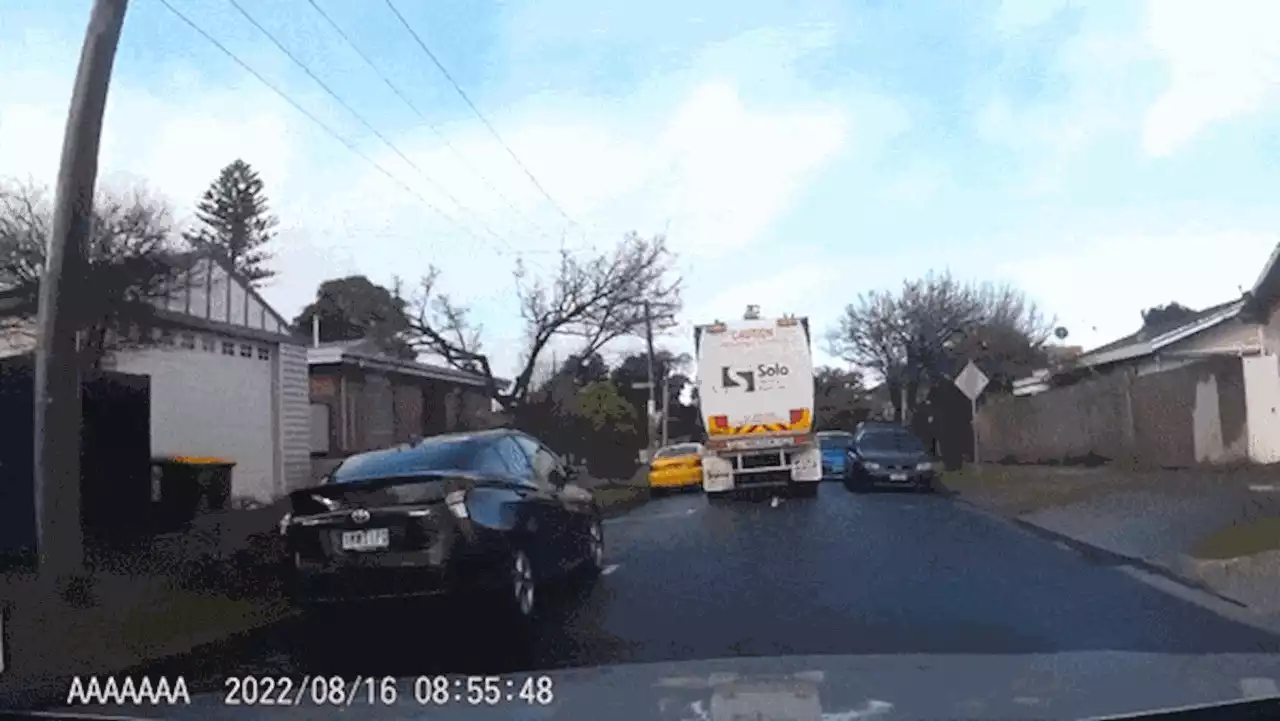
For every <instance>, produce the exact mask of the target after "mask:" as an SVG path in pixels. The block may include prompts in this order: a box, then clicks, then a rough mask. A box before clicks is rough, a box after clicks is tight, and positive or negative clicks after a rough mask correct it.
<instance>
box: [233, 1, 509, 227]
mask: <svg viewBox="0 0 1280 721" xmlns="http://www.w3.org/2000/svg"><path fill="white" fill-rule="evenodd" d="M227 2H228V3H230V4H231V6H232V7H234V8H235V9H236V10H238V11H239V12H240V14H241V15H243V16H244V18H245V19H246V20H248V21H249V22H250V23H251V24H252V25H253V26H254V27H255V28H257V29H258V31H259V32H261V33H262V34H263V35H265V36H267V39H268V40H270V41H271V43H272V44H273V45H275V46H276V48H278V49H279V50H280V52H282V53H284V54H285V56H286V57H288V58H289V59H290V60H292V61H293V63H294V64H295V65H297V66H298V67H299V68H301V69H302V72H304V73H306V74H307V76H308V77H310V78H311V79H312V80H314V81H315V82H316V84H317V85H319V86H320V88H321V89H322V90H324V91H325V92H326V93H328V94H329V96H330V97H332V98H333V99H334V100H336V101H337V102H338V104H339V105H341V106H342V107H343V108H346V110H347V112H349V113H351V115H352V116H353V117H355V119H356V120H359V121H360V124H361V125H364V127H365V128H366V129H368V131H369V132H371V133H373V134H374V135H375V136H377V138H378V139H379V140H381V141H382V142H383V143H385V144H386V146H387V147H389V148H391V150H392V152H394V153H395V154H396V155H398V156H400V159H401V160H403V161H404V162H405V163H407V164H408V165H409V167H411V168H413V169H414V170H416V171H418V174H419V175H421V176H422V177H423V178H424V179H426V181H427V182H428V183H431V185H433V186H435V188H436V189H437V190H439V191H440V193H441V194H443V195H444V196H445V197H446V198H448V199H449V200H450V201H451V202H452V203H453V204H454V205H456V206H458V209H459V210H462V211H464V212H472V211H470V209H469V208H467V207H466V206H465V205H463V204H462V203H461V202H459V200H458V199H457V198H455V197H454V196H453V194H452V193H450V192H449V191H448V190H447V189H445V187H444V186H442V185H441V184H440V183H437V182H436V181H435V179H433V178H432V177H431V176H430V175H428V174H427V173H426V171H424V170H423V169H422V168H420V167H419V166H418V164H417V163H415V162H413V160H411V159H410V158H409V156H407V155H405V154H404V152H403V151H401V150H400V148H399V147H398V146H396V144H395V143H393V142H391V140H390V139H388V138H387V136H385V135H383V134H382V132H381V131H379V130H378V129H377V128H375V127H374V126H373V124H372V123H370V122H369V121H368V120H366V119H365V117H364V116H363V115H361V114H360V112H359V111H357V110H356V109H355V108H353V107H351V105H350V104H349V103H347V101H345V100H343V99H342V97H341V96H339V95H338V94H337V93H336V92H334V91H333V89H332V88H330V87H329V86H328V84H326V83H325V82H324V81H323V80H321V79H320V77H319V76H317V75H316V74H315V73H314V72H313V71H312V70H311V68H310V67H308V66H307V64H306V63H304V62H302V61H301V60H299V59H298V57H297V56H296V55H294V54H293V53H292V52H290V51H289V49H288V48H286V47H285V46H284V44H283V43H281V42H280V41H279V40H277V39H276V36H275V35H272V34H271V32H270V31H269V30H267V29H266V28H265V27H263V26H262V24H261V23H259V22H258V21H257V20H255V19H254V18H253V16H252V15H250V14H249V12H248V11H247V10H245V9H244V8H243V7H242V6H241V5H240V3H239V2H237V1H236V0H227ZM479 223H480V227H481V228H484V230H485V232H487V233H488V234H489V235H492V236H493V237H494V238H496V239H497V240H498V241H499V242H501V243H502V244H503V245H506V246H507V247H508V248H511V250H512V251H515V248H514V247H512V246H511V244H510V243H508V242H507V241H506V240H505V239H503V238H502V237H501V236H499V235H498V234H497V233H495V232H493V229H492V228H490V227H489V225H488V224H487V223H485V222H484V221H483V220H480V221H479Z"/></svg>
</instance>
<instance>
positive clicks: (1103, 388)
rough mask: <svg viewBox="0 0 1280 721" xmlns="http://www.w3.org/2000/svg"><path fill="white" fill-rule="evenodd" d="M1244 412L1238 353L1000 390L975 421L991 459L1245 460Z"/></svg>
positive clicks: (1158, 463)
mask: <svg viewBox="0 0 1280 721" xmlns="http://www.w3.org/2000/svg"><path fill="white" fill-rule="evenodd" d="M1245 417H1246V403H1245V385H1244V373H1243V367H1242V361H1241V359H1240V358H1234V357H1219V358H1211V359H1207V360H1202V361H1197V362H1194V363H1191V364H1189V365H1184V366H1181V367H1177V368H1174V369H1172V370H1166V371H1162V372H1158V373H1151V374H1137V373H1135V372H1133V371H1132V370H1121V371H1117V372H1114V373H1110V374H1107V375H1104V376H1095V377H1094V378H1093V379H1091V380H1088V381H1084V382H1081V383H1077V384H1075V385H1072V386H1065V387H1061V388H1055V389H1053V390H1050V391H1047V392H1045V393H1041V394H1039V395H1034V396H1025V397H1009V398H1000V399H997V400H993V401H991V402H989V403H988V404H986V405H985V406H984V407H983V408H982V409H980V410H979V412H978V419H977V426H978V437H979V443H980V446H981V448H982V455H983V457H984V458H987V459H990V460H993V461H1008V462H1017V463H1046V462H1072V461H1076V460H1080V459H1084V458H1090V457H1092V458H1100V459H1107V460H1124V461H1132V462H1135V463H1137V464H1139V465H1143V466H1148V467H1184V466H1190V465H1194V464H1197V463H1231V462H1238V461H1245V460H1247V459H1248V457H1249V449H1248V435H1249V434H1248V429H1247V424H1246V422H1245Z"/></svg>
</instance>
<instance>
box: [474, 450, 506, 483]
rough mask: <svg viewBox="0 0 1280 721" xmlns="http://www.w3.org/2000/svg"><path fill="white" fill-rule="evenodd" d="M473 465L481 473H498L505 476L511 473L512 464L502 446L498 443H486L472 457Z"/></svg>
mask: <svg viewBox="0 0 1280 721" xmlns="http://www.w3.org/2000/svg"><path fill="white" fill-rule="evenodd" d="M471 467H472V468H473V469H475V470H477V471H479V472H480V473H496V474H498V475H503V476H506V475H510V474H511V466H510V464H509V463H508V462H507V458H506V456H505V455H503V453H502V447H501V446H500V445H499V444H497V443H488V444H485V445H484V447H482V448H481V449H480V452H479V453H477V454H476V457H475V458H474V459H472V461H471Z"/></svg>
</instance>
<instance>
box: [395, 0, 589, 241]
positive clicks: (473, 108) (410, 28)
mask: <svg viewBox="0 0 1280 721" xmlns="http://www.w3.org/2000/svg"><path fill="white" fill-rule="evenodd" d="M383 2H385V3H386V4H387V7H388V8H390V9H391V12H392V13H393V14H394V15H395V16H396V19H398V20H399V21H400V24H401V25H402V26H404V29H405V30H407V31H409V35H410V36H412V37H413V40H414V42H416V43H417V44H418V47H419V48H421V49H422V52H423V53H425V54H426V56H427V57H428V58H429V59H430V60H431V63H432V64H433V65H435V66H436V69H437V70H439V71H440V74H441V75H443V76H444V79H445V80H447V81H449V84H450V85H452V86H453V89H454V90H455V91H457V93H458V96H459V97H461V98H462V100H463V102H465V103H466V104H467V107H469V108H471V112H472V113H474V114H475V116H476V118H478V119H479V120H480V122H481V123H482V124H483V125H484V126H485V128H487V129H488V130H489V134H490V135H492V136H493V138H494V140H497V141H498V144H499V145H501V146H502V147H503V149H505V150H506V151H507V155H509V156H511V159H512V160H513V161H515V164H516V165H517V166H519V167H520V170H522V171H524V174H525V175H526V176H528V178H529V181H530V182H532V183H533V186H534V187H535V188H537V189H538V192H539V193H541V194H542V197H544V198H546V199H547V202H548V203H550V204H551V206H552V207H553V208H555V210H556V212H557V213H559V214H560V216H561V217H563V218H564V219H565V220H566V221H568V222H569V224H570V225H578V221H576V220H574V219H573V218H572V217H570V215H569V214H568V213H566V212H565V210H564V208H563V207H561V205H560V204H559V203H558V202H556V199H555V198H553V197H551V194H550V193H548V192H547V189H546V188H544V187H543V185H542V183H541V181H539V180H538V177H537V176H536V175H534V174H533V171H531V170H529V167H528V166H527V165H525V163H524V161H523V160H521V159H520V156H518V155H516V151H514V150H512V149H511V146H510V145H508V144H507V141H505V140H503V139H502V135H500V134H499V133H498V130H497V128H495V127H493V123H490V122H489V119H488V118H487V117H485V114H484V113H482V112H480V108H478V107H476V104H475V103H474V102H472V101H471V97H470V96H469V95H467V92H466V91H465V90H463V89H462V86H461V85H459V84H458V81H457V80H454V78H453V74H452V73H450V72H449V69H448V68H446V67H445V66H444V63H442V62H440V59H439V58H438V57H436V54H435V53H434V52H432V51H431V48H430V47H428V46H427V43H426V42H425V41H424V40H423V39H422V36H420V35H418V32H417V31H416V30H414V29H413V26H412V25H410V24H409V21H408V20H406V19H405V17H404V15H401V14H400V11H399V10H397V9H396V6H395V5H394V4H392V2H391V0H383Z"/></svg>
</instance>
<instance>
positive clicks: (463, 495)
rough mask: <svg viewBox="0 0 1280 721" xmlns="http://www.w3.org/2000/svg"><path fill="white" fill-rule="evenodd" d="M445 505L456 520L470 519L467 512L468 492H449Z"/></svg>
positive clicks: (445, 498)
mask: <svg viewBox="0 0 1280 721" xmlns="http://www.w3.org/2000/svg"><path fill="white" fill-rule="evenodd" d="M444 504H445V505H446V506H448V507H449V512H450V513H452V514H453V515H454V517H456V518H469V517H470V514H469V513H468V512H467V492H466V491H449V493H448V495H446V496H445V497H444Z"/></svg>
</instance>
